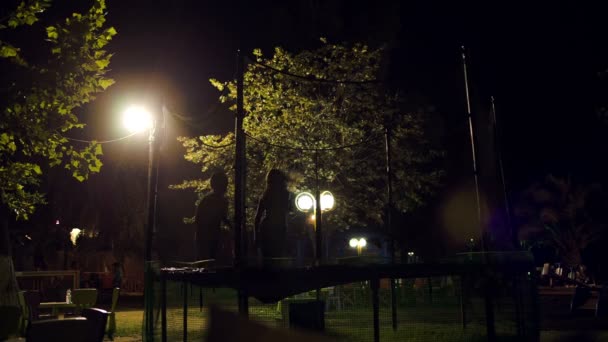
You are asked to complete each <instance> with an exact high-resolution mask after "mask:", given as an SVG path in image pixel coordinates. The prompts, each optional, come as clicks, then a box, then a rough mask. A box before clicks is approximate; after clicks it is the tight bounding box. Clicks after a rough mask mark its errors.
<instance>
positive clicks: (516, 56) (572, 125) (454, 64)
mask: <svg viewBox="0 0 608 342" xmlns="http://www.w3.org/2000/svg"><path fill="white" fill-rule="evenodd" d="M64 5H65V3H63V4H62V5H61V6H64ZM108 12H109V13H108V16H107V18H108V21H109V23H110V24H111V25H113V26H114V27H115V28H116V29H117V31H118V35H117V36H116V37H115V40H114V41H113V42H112V43H111V44H110V46H109V49H110V50H111V51H113V52H114V53H115V55H114V57H113V60H112V64H111V69H112V71H111V76H112V77H113V78H114V79H115V80H116V82H117V83H116V84H115V85H114V86H113V87H111V88H110V90H109V91H107V92H106V93H104V94H102V95H101V96H99V99H98V101H96V102H95V103H94V104H93V105H91V107H90V108H87V109H86V111H87V112H91V113H92V114H95V115H91V116H88V118H87V119H85V120H86V121H88V122H89V123H90V125H89V128H88V129H87V130H86V131H85V132H84V133H83V134H84V136H88V137H89V138H97V139H112V138H116V137H120V136H124V135H125V134H126V133H125V132H124V131H123V130H122V129H121V128H120V126H119V114H120V112H121V110H123V109H124V108H125V106H126V105H127V104H128V103H129V102H130V101H133V99H136V101H137V99H142V100H144V99H148V100H149V98H150V97H151V96H152V97H155V99H156V100H157V101H160V100H159V97H162V101H164V102H165V103H166V104H167V105H168V106H169V107H171V109H172V110H173V111H176V112H179V113H180V114H181V115H183V116H184V117H187V118H188V120H187V121H184V120H175V119H173V118H170V119H168V127H167V133H166V137H167V139H166V141H165V145H164V147H163V156H162V158H163V159H162V162H161V174H160V175H161V176H160V177H161V178H160V191H161V193H160V196H161V206H160V208H164V209H161V216H162V217H161V223H162V221H163V220H165V221H166V222H177V221H179V220H181V217H183V216H187V215H191V214H192V213H193V212H194V207H193V201H194V195H193V194H190V195H187V194H185V193H183V192H175V191H169V190H167V189H166V187H167V185H169V184H175V183H178V182H179V181H180V180H182V179H184V178H188V177H196V176H197V175H198V172H197V169H196V167H194V166H193V165H189V164H188V163H187V162H185V161H184V160H183V149H181V148H180V145H179V143H177V142H176V141H175V137H176V136H178V135H197V134H198V135H200V134H204V133H218V132H226V131H228V130H230V129H232V127H233V116H232V115H231V114H230V113H228V112H226V111H225V110H224V109H222V108H221V107H218V106H217V103H218V100H217V98H218V93H217V91H216V90H215V89H214V88H212V86H211V85H210V84H209V82H208V79H209V78H217V79H220V80H227V79H230V78H232V77H233V76H234V74H235V70H236V51H237V49H238V48H239V47H241V48H242V49H243V50H244V51H246V52H250V51H251V49H253V48H256V47H261V48H262V49H263V50H264V51H266V52H268V53H269V52H270V51H271V48H272V47H273V46H284V47H286V48H288V49H290V50H294V51H296V50H298V49H302V48H307V47H314V46H315V44H317V43H318V38H319V37H327V38H329V40H330V41H331V42H341V41H366V42H369V43H370V44H378V43H382V42H385V41H388V40H391V41H392V42H393V45H392V46H393V50H392V53H391V60H390V73H389V82H390V85H391V86H392V87H394V88H398V89H401V90H404V91H406V92H407V93H409V94H416V95H417V96H421V97H423V98H425V99H426V101H427V102H429V103H431V104H432V105H433V106H434V107H435V108H436V112H437V114H438V115H439V116H440V117H441V120H442V124H441V125H440V127H438V128H437V132H434V133H435V134H439V136H440V138H441V139H442V141H443V142H444V144H445V145H446V147H447V148H446V152H447V163H446V171H447V173H448V176H447V178H446V183H447V184H446V185H448V186H450V185H454V184H456V185H458V184H460V183H467V182H470V177H471V171H470V164H471V161H470V146H469V145H468V141H469V140H468V135H467V134H468V132H467V126H466V124H467V122H466V115H465V114H466V113H465V108H466V107H465V100H464V88H463V79H462V65H461V60H460V46H461V45H465V46H466V47H467V49H468V51H469V54H470V68H471V78H472V88H473V107H474V109H475V110H476V113H475V114H476V115H487V113H488V109H489V98H490V96H494V97H495V98H496V106H497V107H496V109H497V114H498V120H499V129H500V134H501V141H500V144H501V147H502V151H503V154H504V165H505V173H506V177H507V185H508V187H509V191H510V192H512V193H515V192H516V191H518V190H520V189H521V188H524V187H525V186H526V185H527V184H529V183H530V182H532V181H536V180H541V179H542V178H544V177H545V176H546V175H547V174H549V173H554V174H560V175H566V174H571V175H574V176H576V177H577V178H578V179H580V180H581V181H583V182H590V181H596V180H598V179H599V178H600V177H602V176H603V175H604V174H605V173H606V168H607V166H608V164H607V163H606V161H605V160H604V155H605V153H604V151H605V147H606V146H607V145H608V144H607V142H608V138H607V137H606V135H605V132H606V130H607V129H608V123H604V122H602V121H601V120H599V119H598V118H597V115H596V108H597V106H598V105H599V104H601V103H602V101H604V102H608V101H606V98H608V94H607V93H606V90H607V89H606V88H607V87H606V85H605V84H602V83H601V82H600V77H599V73H600V72H602V71H605V70H606V69H608V43H607V40H606V37H608V35H607V34H606V33H608V32H607V30H606V28H605V27H606V26H605V19H604V18H603V17H602V16H603V15H604V13H605V9H604V8H600V6H595V7H593V6H588V7H583V6H581V5H578V6H575V5H574V4H571V5H558V4H556V3H552V4H550V5H547V6H542V5H530V4H526V5H520V4H517V3H515V2H505V3H503V4H501V5H496V4H492V5H490V4H486V5H483V6H480V5H473V4H467V5H462V4H456V3H453V4H450V5H434V4H432V3H431V2H427V1H419V2H396V1H395V2H391V1H367V2H366V1H319V0H309V1H285V2H273V1H243V2H239V1H213V2H211V1H184V0H181V1H180V0H178V1H164V2H161V1H154V2H151V1H144V0H130V1H123V0H108ZM159 94H160V95H159ZM135 140H136V141H137V143H139V144H140V146H139V147H141V148H139V147H135V148H134V147H126V146H127V144H126V143H120V144H116V145H114V146H105V147H104V148H105V158H106V161H105V162H106V166H107V167H112V158H113V157H112V154H113V153H118V152H117V151H123V152H124V149H127V148H130V149H135V150H136V153H139V154H144V156H145V150H146V146H145V138H144V137H137V138H136V139H135ZM131 143H132V142H130V144H131ZM484 144H485V145H484ZM487 144H488V143H487V141H483V140H481V141H480V145H482V146H481V147H480V148H481V149H484V148H486V149H488V146H486V145H487ZM490 149H491V148H490ZM482 171H483V170H482ZM95 177H97V180H96V182H101V183H104V182H110V180H109V179H104V176H103V171H102V174H101V175H98V176H95ZM163 203H164V206H163ZM163 217H164V218H163Z"/></svg>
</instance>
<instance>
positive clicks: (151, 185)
mask: <svg viewBox="0 0 608 342" xmlns="http://www.w3.org/2000/svg"><path fill="white" fill-rule="evenodd" d="M159 121H160V120H159V119H158V115H155V117H154V119H153V123H152V128H150V135H149V138H148V144H149V151H148V152H149V155H148V190H147V192H148V201H147V219H146V228H145V231H144V234H145V246H144V263H145V265H144V311H145V323H144V330H145V335H144V338H145V341H153V340H154V293H153V290H154V289H153V287H154V284H153V282H154V275H153V270H152V240H153V235H154V231H155V226H156V200H157V190H158V162H159V158H158V152H159V142H158V139H157V129H158V126H159V125H158V123H159Z"/></svg>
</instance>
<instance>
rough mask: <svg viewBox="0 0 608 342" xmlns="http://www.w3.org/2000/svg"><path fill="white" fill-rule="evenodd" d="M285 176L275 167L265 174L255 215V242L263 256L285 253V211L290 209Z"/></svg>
mask: <svg viewBox="0 0 608 342" xmlns="http://www.w3.org/2000/svg"><path fill="white" fill-rule="evenodd" d="M289 197H290V195H289V192H288V191H287V177H286V176H285V174H284V173H283V172H282V171H280V170H277V169H272V170H270V171H269V172H268V175H267V176H266V189H265V190H264V194H263V195H262V198H260V202H259V204H258V209H257V212H256V215H255V221H254V225H255V244H256V247H257V248H258V249H259V251H260V252H261V254H262V256H263V257H264V258H279V257H283V256H284V255H285V251H284V248H285V240H286V235H287V213H288V212H289V210H290V203H291V201H290V199H289Z"/></svg>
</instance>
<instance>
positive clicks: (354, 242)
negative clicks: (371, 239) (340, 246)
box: [348, 238, 367, 248]
mask: <svg viewBox="0 0 608 342" xmlns="http://www.w3.org/2000/svg"><path fill="white" fill-rule="evenodd" d="M348 245H349V246H351V247H352V248H363V247H365V246H367V240H365V238H360V239H357V238H352V239H350V240H349V241H348Z"/></svg>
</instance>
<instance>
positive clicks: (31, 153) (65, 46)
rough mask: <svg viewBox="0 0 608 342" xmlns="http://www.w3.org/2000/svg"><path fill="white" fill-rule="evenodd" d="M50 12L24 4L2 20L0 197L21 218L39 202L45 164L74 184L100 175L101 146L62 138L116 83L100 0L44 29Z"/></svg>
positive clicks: (38, 3)
mask: <svg viewBox="0 0 608 342" xmlns="http://www.w3.org/2000/svg"><path fill="white" fill-rule="evenodd" d="M50 6H51V1H50V0H29V1H23V2H21V3H20V4H19V5H18V6H17V8H15V9H14V11H12V12H11V13H10V14H9V15H8V16H6V17H4V18H2V19H0V20H1V22H0V67H1V70H2V75H1V76H0V80H1V83H0V92H1V93H2V95H1V96H0V115H1V119H0V192H1V193H0V195H1V200H2V203H3V204H5V205H7V206H8V207H9V208H10V209H11V210H12V211H14V212H16V213H17V215H18V217H22V218H27V216H28V215H29V214H30V213H32V212H33V211H34V209H35V207H36V205H38V204H41V203H44V197H43V195H42V194H41V193H40V192H39V190H38V189H37V188H38V186H39V184H40V179H41V176H42V172H43V170H44V168H45V166H46V164H48V165H50V166H60V167H63V168H65V169H67V170H69V172H71V173H72V175H73V176H74V177H75V178H76V179H78V180H80V181H83V180H85V179H86V178H87V177H88V175H89V173H92V172H98V171H99V170H100V168H101V165H102V163H101V161H100V160H99V156H100V155H101V154H102V149H101V145H99V144H97V143H95V142H93V143H91V144H89V145H88V146H84V147H82V146H74V145H72V144H71V143H70V140H69V139H68V138H67V137H66V133H67V132H69V131H71V130H73V129H78V128H82V127H83V126H84V124H83V123H82V122H81V121H80V120H79V116H78V114H79V113H80V110H81V107H82V106H83V105H84V104H86V103H88V102H90V101H91V100H93V99H94V98H95V94H96V93H99V92H101V91H103V90H105V89H106V88H107V87H109V86H110V85H112V83H113V82H114V81H113V80H112V79H110V78H107V77H106V76H105V73H106V72H107V70H108V65H109V63H110V58H111V57H112V55H111V54H110V53H108V52H107V51H106V50H105V47H106V45H107V44H108V42H109V41H110V40H111V39H112V37H113V36H114V35H115V34H116V30H115V29H114V28H112V27H107V26H106V25H105V11H106V6H105V0H92V4H91V6H90V8H89V9H88V11H86V12H83V13H72V14H71V15H70V16H69V17H67V18H63V19H62V20H57V21H53V22H52V23H47V21H51V20H50V19H49V20H45V18H43V17H42V14H43V13H44V12H45V11H46V10H47V9H48V8H49V7H50ZM28 41H35V42H36V44H35V45H33V46H32V44H26V42H28ZM16 42H19V43H21V44H23V45H24V47H20V46H18V45H16Z"/></svg>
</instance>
